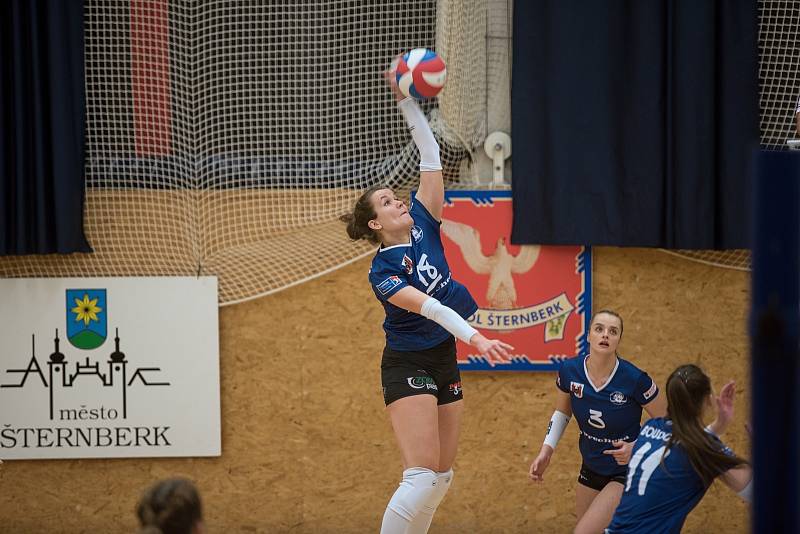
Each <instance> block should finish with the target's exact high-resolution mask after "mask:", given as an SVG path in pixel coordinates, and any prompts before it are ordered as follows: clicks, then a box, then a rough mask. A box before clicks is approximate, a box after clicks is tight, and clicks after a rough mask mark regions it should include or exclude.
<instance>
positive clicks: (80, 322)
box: [67, 289, 108, 350]
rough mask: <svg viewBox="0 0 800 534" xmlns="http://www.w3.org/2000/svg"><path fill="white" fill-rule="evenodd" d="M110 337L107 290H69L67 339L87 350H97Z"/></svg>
mask: <svg viewBox="0 0 800 534" xmlns="http://www.w3.org/2000/svg"><path fill="white" fill-rule="evenodd" d="M107 335H108V308H107V306H106V290H105V289H67V338H68V339H69V342H70V343H71V344H72V345H73V346H75V347H77V348H79V349H85V350H91V349H96V348H97V347H99V346H100V345H102V344H103V342H104V341H105V340H106V336H107Z"/></svg>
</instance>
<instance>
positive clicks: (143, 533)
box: [136, 478, 205, 534]
mask: <svg viewBox="0 0 800 534" xmlns="http://www.w3.org/2000/svg"><path fill="white" fill-rule="evenodd" d="M136 515H137V516H138V518H139V524H140V526H141V530H140V531H139V532H140V534H202V533H203V532H205V529H204V527H203V507H202V503H201V502H200V494H199V493H198V492H197V488H195V486H194V484H193V483H192V481H191V480H187V479H185V478H171V479H167V480H162V481H160V482H157V483H156V484H154V485H153V486H151V487H150V488H148V489H147V491H145V493H144V495H142V498H141V500H140V501H139V504H138V506H137V507H136Z"/></svg>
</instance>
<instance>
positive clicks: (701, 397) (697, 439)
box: [667, 364, 747, 485]
mask: <svg viewBox="0 0 800 534" xmlns="http://www.w3.org/2000/svg"><path fill="white" fill-rule="evenodd" d="M713 408H714V394H713V391H712V389H711V380H710V379H709V378H708V376H707V375H706V374H705V373H704V372H703V370H702V369H700V368H699V367H698V366H696V365H693V364H687V365H681V366H680V367H678V368H677V369H675V371H673V372H672V374H671V375H670V376H669V378H668V379H667V416H668V417H669V418H670V419H671V420H672V437H671V438H670V440H669V446H672V445H673V444H674V443H680V444H681V446H682V447H683V448H684V449H685V450H686V453H687V455H688V456H689V461H690V462H691V464H692V467H693V468H694V470H695V471H697V474H698V475H700V478H702V479H703V482H705V484H706V485H710V484H711V482H713V481H714V479H715V478H716V477H717V476H719V475H720V474H722V473H724V472H726V471H728V470H729V469H732V468H734V467H737V466H739V465H742V464H746V463H747V462H746V461H745V460H743V459H742V458H739V457H738V456H733V455H730V454H726V453H725V452H723V450H722V449H721V448H720V447H719V446H718V444H717V443H716V442H715V440H714V438H712V436H711V435H710V434H709V433H708V432H706V431H705V430H704V428H703V415H704V413H706V412H708V411H710V410H713Z"/></svg>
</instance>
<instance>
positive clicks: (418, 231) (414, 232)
mask: <svg viewBox="0 0 800 534" xmlns="http://www.w3.org/2000/svg"><path fill="white" fill-rule="evenodd" d="M422 236H423V233H422V228H420V227H419V226H417V225H416V224H415V225H414V226H412V227H411V237H413V238H414V241H416V242H417V243H419V242H420V241H422Z"/></svg>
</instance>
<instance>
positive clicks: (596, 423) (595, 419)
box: [589, 408, 606, 428]
mask: <svg viewBox="0 0 800 534" xmlns="http://www.w3.org/2000/svg"><path fill="white" fill-rule="evenodd" d="M589 424H590V425H592V426H593V427H595V428H605V427H606V422H605V421H603V412H601V411H600V410H592V409H591V408H589Z"/></svg>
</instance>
